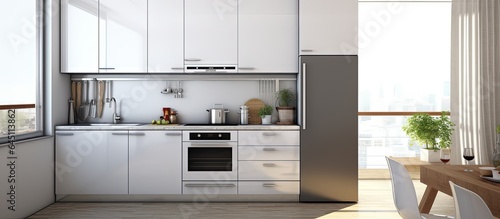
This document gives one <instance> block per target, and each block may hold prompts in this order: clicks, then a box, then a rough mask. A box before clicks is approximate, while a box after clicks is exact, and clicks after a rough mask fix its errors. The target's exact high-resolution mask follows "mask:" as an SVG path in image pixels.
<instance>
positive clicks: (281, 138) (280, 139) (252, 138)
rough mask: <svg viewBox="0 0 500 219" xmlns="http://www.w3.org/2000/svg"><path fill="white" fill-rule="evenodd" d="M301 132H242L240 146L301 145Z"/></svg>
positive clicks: (239, 135) (239, 134) (239, 139)
mask: <svg viewBox="0 0 500 219" xmlns="http://www.w3.org/2000/svg"><path fill="white" fill-rule="evenodd" d="M299 136H300V133H299V131H240V132H238V144H239V145H299V144H300V141H299Z"/></svg>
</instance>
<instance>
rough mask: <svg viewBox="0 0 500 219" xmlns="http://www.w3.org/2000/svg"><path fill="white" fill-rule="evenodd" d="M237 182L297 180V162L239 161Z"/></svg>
mask: <svg viewBox="0 0 500 219" xmlns="http://www.w3.org/2000/svg"><path fill="white" fill-rule="evenodd" d="M238 166H239V167H238V179H239V180H299V169H300V167H299V161H239V162H238Z"/></svg>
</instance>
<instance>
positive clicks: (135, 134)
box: [128, 132, 146, 136]
mask: <svg viewBox="0 0 500 219" xmlns="http://www.w3.org/2000/svg"><path fill="white" fill-rule="evenodd" d="M128 135H134V136H144V135H146V134H145V133H144V132H130V133H128Z"/></svg>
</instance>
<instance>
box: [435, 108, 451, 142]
mask: <svg viewBox="0 0 500 219" xmlns="http://www.w3.org/2000/svg"><path fill="white" fill-rule="evenodd" d="M436 121H437V123H438V126H439V131H438V139H439V148H441V149H443V148H450V146H451V135H452V134H453V131H454V130H455V129H454V128H453V127H454V126H455V124H454V123H453V122H451V120H450V117H449V116H448V115H446V112H444V111H443V112H441V116H440V117H439V118H436Z"/></svg>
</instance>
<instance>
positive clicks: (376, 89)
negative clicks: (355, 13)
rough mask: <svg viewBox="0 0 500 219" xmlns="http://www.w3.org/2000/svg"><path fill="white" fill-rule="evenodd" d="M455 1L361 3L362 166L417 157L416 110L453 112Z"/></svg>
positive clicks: (375, 165)
mask: <svg viewBox="0 0 500 219" xmlns="http://www.w3.org/2000/svg"><path fill="white" fill-rule="evenodd" d="M450 32H451V1H429V0H427V1H368V0H365V1H359V40H358V41H359V112H360V116H359V151H360V152H362V153H360V154H359V167H360V168H381V167H385V165H386V161H385V159H384V156H400V157H412V156H416V155H418V154H419V147H418V146H414V147H411V146H409V139H408V137H407V136H406V134H405V133H404V132H403V131H402V129H401V126H402V125H403V124H404V123H405V121H406V119H407V118H408V116H405V112H406V114H409V115H411V113H412V112H434V113H436V114H440V112H441V111H449V109H450V40H451V36H450Z"/></svg>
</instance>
